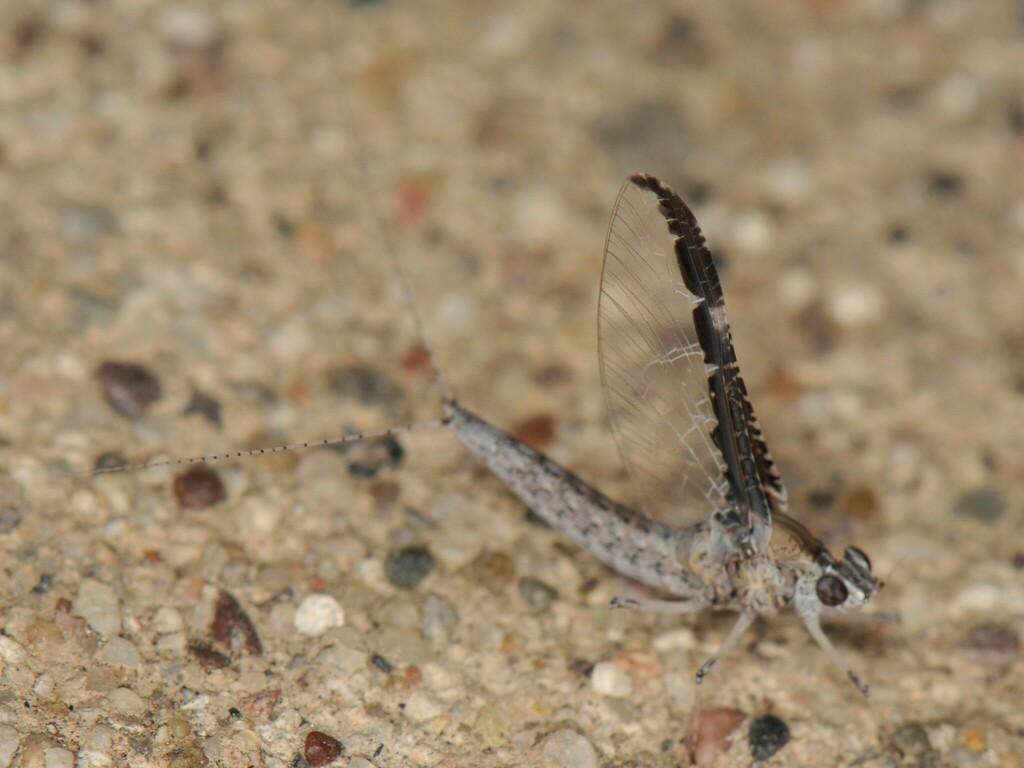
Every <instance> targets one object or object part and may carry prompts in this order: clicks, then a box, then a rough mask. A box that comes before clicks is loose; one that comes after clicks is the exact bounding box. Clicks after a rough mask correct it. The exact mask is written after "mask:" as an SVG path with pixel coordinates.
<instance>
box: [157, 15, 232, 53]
mask: <svg viewBox="0 0 1024 768" xmlns="http://www.w3.org/2000/svg"><path fill="white" fill-rule="evenodd" d="M157 24H158V25H159V29H160V33H161V34H162V35H163V37H164V39H165V40H167V41H168V42H170V43H175V44H176V45H181V46H184V47H186V48H207V47H209V46H210V45H212V44H213V43H214V41H215V40H216V39H217V34H218V33H217V22H216V21H215V20H214V18H213V16H211V15H210V14H209V13H208V12H207V11H205V10H203V9H202V8H201V7H192V6H186V5H169V6H166V7H165V8H164V9H163V10H162V11H161V12H160V15H159V17H158V19H157Z"/></svg>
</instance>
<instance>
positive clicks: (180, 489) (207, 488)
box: [173, 467, 227, 509]
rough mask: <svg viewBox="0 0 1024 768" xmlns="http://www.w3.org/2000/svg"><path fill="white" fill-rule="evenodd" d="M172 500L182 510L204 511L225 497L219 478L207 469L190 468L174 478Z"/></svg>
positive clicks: (225, 493)
mask: <svg viewBox="0 0 1024 768" xmlns="http://www.w3.org/2000/svg"><path fill="white" fill-rule="evenodd" d="M173 487H174V498H176V499H177V500H178V506H179V507H181V508H182V509H206V508H207V507H212V506H213V505H214V504H217V503H219V502H221V501H224V499H225V498H226V497H227V492H226V491H225V490H224V483H222V482H221V480H220V476H219V475H218V474H217V473H216V472H214V471H213V470H212V469H209V468H208V467H192V468H191V469H186V470H185V471H184V472H182V473H181V474H180V475H178V476H177V477H176V478H174V486H173Z"/></svg>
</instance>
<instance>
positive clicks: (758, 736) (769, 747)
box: [747, 715, 789, 760]
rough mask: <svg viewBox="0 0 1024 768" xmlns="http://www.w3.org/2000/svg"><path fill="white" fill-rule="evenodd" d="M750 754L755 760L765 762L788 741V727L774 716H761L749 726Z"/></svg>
mask: <svg viewBox="0 0 1024 768" xmlns="http://www.w3.org/2000/svg"><path fill="white" fill-rule="evenodd" d="M747 740H748V741H749V742H750V754H751V756H752V757H753V758H754V759H755V760H767V759H768V758H769V757H771V756H772V755H774V754H775V753H776V752H778V751H779V750H780V749H782V748H783V747H784V746H786V743H787V742H788V741H789V726H788V725H786V724H785V722H783V721H782V720H780V719H779V718H777V717H776V716H775V715H762V716H761V717H759V718H757V719H756V720H754V722H752V723H751V724H750V732H749V734H748V735H747Z"/></svg>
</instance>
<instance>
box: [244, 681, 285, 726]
mask: <svg viewBox="0 0 1024 768" xmlns="http://www.w3.org/2000/svg"><path fill="white" fill-rule="evenodd" d="M280 698H281V689H279V688H272V689H271V690H269V691H262V692H261V693H256V694H253V695H252V696H246V697H245V698H244V699H242V700H241V701H239V702H238V709H239V711H240V712H241V713H242V714H243V715H245V716H246V717H251V718H253V719H257V720H258V719H263V718H265V717H270V713H271V712H272V711H273V709H274V705H275V704H277V702H278V700H279V699H280Z"/></svg>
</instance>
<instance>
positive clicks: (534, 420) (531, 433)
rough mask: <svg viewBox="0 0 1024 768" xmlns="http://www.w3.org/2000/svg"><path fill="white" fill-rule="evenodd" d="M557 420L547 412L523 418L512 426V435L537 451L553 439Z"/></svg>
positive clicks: (544, 447) (545, 446) (541, 449)
mask: <svg viewBox="0 0 1024 768" xmlns="http://www.w3.org/2000/svg"><path fill="white" fill-rule="evenodd" d="M556 427H557V422H556V421H555V417H554V416H552V415H551V414H548V413H541V414H538V415H536V416H530V417H529V418H526V419H523V420H522V421H520V422H519V423H518V424H516V425H515V426H514V427H513V428H512V435H513V436H514V437H516V438H517V439H518V440H521V441H522V442H524V443H526V444H527V445H528V446H530V447H531V448H533V449H534V450H537V451H543V450H545V449H546V448H547V447H548V446H549V445H551V443H552V442H553V441H554V439H555V433H556Z"/></svg>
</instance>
